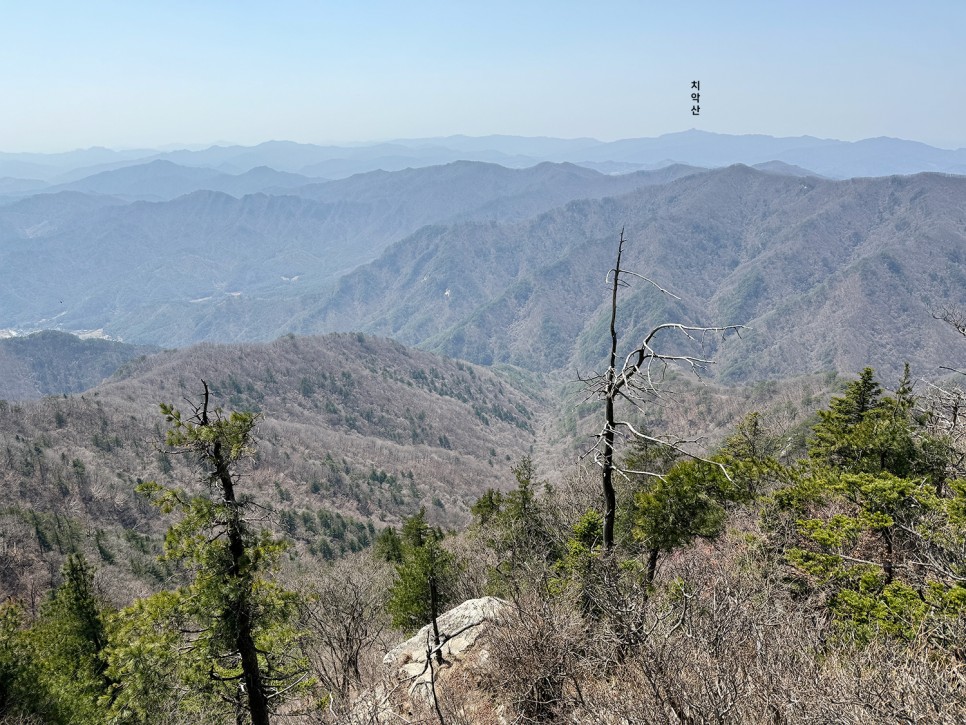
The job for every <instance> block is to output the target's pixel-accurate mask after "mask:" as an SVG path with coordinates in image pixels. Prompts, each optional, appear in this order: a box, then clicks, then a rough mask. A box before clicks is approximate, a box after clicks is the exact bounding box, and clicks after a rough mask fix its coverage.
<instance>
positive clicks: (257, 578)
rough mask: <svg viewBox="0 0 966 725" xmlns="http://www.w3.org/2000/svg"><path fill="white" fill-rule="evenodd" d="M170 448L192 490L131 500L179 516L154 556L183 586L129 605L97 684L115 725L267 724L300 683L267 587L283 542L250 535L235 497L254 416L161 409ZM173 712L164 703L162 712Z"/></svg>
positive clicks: (288, 612) (151, 486)
mask: <svg viewBox="0 0 966 725" xmlns="http://www.w3.org/2000/svg"><path fill="white" fill-rule="evenodd" d="M161 411H162V413H163V414H164V415H165V417H166V419H167V421H168V423H169V425H170V428H169V430H168V434H167V443H168V446H169V448H170V449H172V450H173V451H176V452H181V453H185V454H188V455H191V456H193V457H195V458H196V459H197V460H198V463H199V466H200V468H201V470H202V472H203V476H204V484H205V485H204V487H203V492H202V493H198V494H196V495H190V494H188V493H186V492H185V491H183V490H180V489H176V488H173V487H168V486H163V485H161V484H158V483H155V482H147V483H145V484H142V485H141V486H139V491H140V492H141V493H143V494H145V495H147V496H149V497H150V498H151V500H152V501H153V502H154V503H155V505H157V506H158V507H159V508H161V510H162V511H164V512H166V513H177V514H178V515H179V516H180V518H179V520H178V521H177V522H176V523H175V524H174V525H173V526H171V528H170V529H169V530H168V533H167V535H166V537H165V552H164V558H165V559H167V560H169V561H171V562H173V563H177V564H180V565H181V566H182V567H183V568H184V569H185V571H186V572H187V573H188V574H189V576H190V581H189V583H187V584H186V585H185V586H182V587H181V588H179V589H178V590H176V591H174V592H161V593H160V594H157V595H155V596H153V597H149V598H147V599H143V600H140V601H138V602H135V603H134V604H133V605H131V606H130V607H128V608H127V609H125V610H124V611H122V612H121V613H120V614H119V615H118V617H117V619H116V621H115V623H114V628H115V635H114V636H112V647H111V650H110V655H109V662H110V667H109V670H108V672H109V674H110V675H111V676H112V678H113V679H115V681H116V682H117V683H118V684H117V685H116V686H115V689H114V692H113V697H114V712H115V714H116V716H117V717H118V718H119V719H120V720H122V721H127V722H145V723H147V722H155V721H156V720H155V718H156V717H157V713H159V712H167V711H170V710H172V708H173V710H174V711H176V712H172V717H173V718H174V717H175V715H177V716H179V717H187V718H189V719H190V718H192V717H193V718H202V717H212V713H222V714H224V715H231V716H233V717H234V718H235V719H236V721H237V722H247V721H249V720H250V721H251V722H252V723H255V725H259V724H260V723H267V722H268V719H269V715H270V713H271V712H272V711H274V710H276V709H277V708H278V706H279V705H280V704H281V702H282V701H283V700H284V699H285V698H286V697H291V696H293V695H297V694H298V692H299V685H300V684H305V682H306V678H305V673H306V662H305V659H304V657H303V656H302V654H301V652H300V650H299V647H298V636H297V633H296V631H295V626H294V622H295V617H296V606H297V599H296V596H295V595H294V594H292V593H290V592H287V591H284V590H283V589H282V588H281V587H280V586H279V585H278V584H277V583H276V582H275V581H274V580H273V579H272V577H271V572H272V571H273V569H274V568H275V567H276V565H277V562H278V557H279V555H280V553H281V552H282V551H283V550H284V548H285V545H284V542H283V541H281V540H279V539H277V538H275V537H274V536H272V535H271V533H270V532H268V531H264V530H263V531H255V530H253V528H252V526H251V525H250V522H249V520H248V518H247V516H246V514H247V512H248V511H249V510H250V508H251V506H252V501H251V499H250V498H248V497H245V496H240V495H236V491H235V483H236V481H237V475H236V469H237V466H238V465H239V464H240V463H241V461H242V460H243V459H244V458H245V457H246V456H248V455H250V454H251V453H252V433H253V429H254V426H255V416H254V415H252V414H251V413H239V412H233V413H231V414H230V415H228V416H227V417H226V416H224V415H222V414H221V412H220V411H219V410H215V411H213V413H212V414H211V415H209V412H208V390H207V386H205V401H204V404H203V405H201V406H199V407H198V408H197V409H196V410H195V412H194V414H193V415H192V416H190V417H184V416H182V414H181V412H180V411H178V410H177V409H175V408H173V407H171V406H169V405H162V406H161ZM172 703H174V704H172Z"/></svg>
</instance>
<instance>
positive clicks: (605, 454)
mask: <svg viewBox="0 0 966 725" xmlns="http://www.w3.org/2000/svg"><path fill="white" fill-rule="evenodd" d="M625 241H626V240H625V239H624V230H623V229H621V233H620V239H619V241H618V245H617V263H616V264H615V265H614V268H613V269H611V270H610V273H609V274H608V283H609V284H610V286H611V305H610V350H609V357H608V366H607V370H606V371H605V372H603V373H595V374H593V375H591V376H589V377H586V378H584V377H580V376H579V375H578V378H579V379H580V381H581V382H582V383H584V385H585V387H586V389H587V392H588V395H587V398H588V399H590V398H594V399H597V400H603V401H604V425H603V427H602V428H601V430H600V432H599V433H597V434H596V435H595V443H594V445H593V447H592V448H591V449H590V451H588V454H589V453H593V456H594V462H595V463H597V465H598V466H600V468H601V471H602V481H603V489H604V528H603V539H604V549H605V550H606V551H610V550H611V549H612V548H613V546H614V520H615V517H616V509H617V496H616V493H615V489H614V475H615V473H616V474H618V475H626V474H629V473H637V474H643V475H652V476H657V475H659V474H656V473H653V472H650V471H625V470H623V469H622V468H621V467H619V466H618V465H617V464H616V462H615V445H616V443H617V440H618V439H619V438H628V437H633V438H637V439H639V440H645V441H650V442H653V443H655V444H658V445H662V446H669V447H672V448H675V449H677V450H679V451H681V452H682V453H685V454H686V455H688V456H690V457H692V458H695V457H696V456H694V455H693V454H692V453H690V452H688V451H686V450H685V449H684V447H683V446H684V445H685V444H687V443H689V442H693V441H686V440H675V439H671V438H657V437H654V436H651V435H649V434H648V433H646V432H644V431H643V430H638V429H637V428H636V427H635V426H634V424H633V423H632V422H631V421H628V420H618V418H617V404H618V402H619V401H621V400H623V401H626V402H627V403H629V404H630V405H632V406H633V407H635V408H638V409H640V408H642V406H643V405H644V404H646V403H651V402H654V401H656V400H658V399H660V397H661V395H662V391H661V383H662V382H663V381H664V379H665V376H666V373H667V370H668V367H669V366H671V365H676V366H679V367H683V368H685V369H688V370H690V371H691V372H693V373H695V374H700V372H701V371H702V370H703V369H704V368H705V367H706V366H707V365H710V364H711V363H713V362H714V361H713V360H709V359H704V358H701V357H697V356H693V355H675V354H670V353H666V352H662V348H661V347H660V346H659V343H663V342H664V341H665V340H666V338H667V337H668V336H669V335H674V336H677V337H678V338H682V337H683V338H684V339H685V340H686V341H689V342H693V343H697V342H698V337H699V336H700V337H703V336H706V335H709V334H719V335H722V336H724V335H726V334H727V333H728V332H735V333H739V331H740V330H741V329H742V326H741V325H727V326H724V327H696V326H692V325H683V324H680V323H676V322H668V323H664V324H660V325H658V326H656V327H654V328H653V329H651V331H650V332H648V333H647V334H646V335H645V336H644V338H643V340H642V341H641V342H640V343H638V344H637V345H636V346H635V347H634V349H633V350H631V351H630V352H628V353H627V355H626V356H625V357H624V361H623V363H622V364H621V365H620V367H618V360H619V357H618V352H619V344H618V342H619V338H618V333H617V294H618V291H619V290H620V288H621V287H627V286H629V284H628V282H627V281H625V280H624V277H625V276H630V277H636V278H637V279H640V280H643V281H644V282H646V283H648V284H650V285H653V286H654V287H655V288H656V289H657V290H658V291H660V292H661V294H665V295H667V296H669V297H671V298H673V299H680V298H678V297H677V296H675V295H673V294H671V293H670V292H669V291H668V290H666V289H664V288H663V287H661V286H660V285H659V284H657V283H656V282H654V281H653V280H651V279H649V278H647V277H645V276H643V275H641V274H637V273H636V272H630V271H628V270H625V269H622V268H621V258H622V256H623V253H624V244H625ZM638 427H639V426H638ZM585 455H587V454H585ZM722 470H723V469H722ZM725 473H726V474H727V472H725Z"/></svg>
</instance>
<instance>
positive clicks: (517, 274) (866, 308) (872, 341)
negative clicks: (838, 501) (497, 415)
mask: <svg viewBox="0 0 966 725" xmlns="http://www.w3.org/2000/svg"><path fill="white" fill-rule="evenodd" d="M963 199H966V180H964V178H962V177H949V176H939V175H919V176H914V177H908V178H902V177H892V178H880V179H852V180H849V181H841V182H833V181H823V180H819V179H814V178H808V179H802V178H797V177H790V176H776V175H773V174H767V173H764V172H759V171H754V170H752V169H749V168H747V167H741V166H737V167H732V168H728V169H722V170H717V171H711V172H707V173H704V174H699V175H693V176H689V177H687V178H684V179H680V180H677V181H674V182H671V183H668V184H666V185H663V186H656V187H649V188H644V189H640V190H638V191H636V192H633V193H631V194H629V195H625V196H622V197H618V198H613V199H605V200H602V201H599V202H593V201H587V202H574V203H572V204H570V205H568V206H566V207H564V208H561V209H558V210H554V211H552V212H548V213H547V214H543V215H540V216H538V217H536V218H535V219H532V220H528V221H526V222H523V223H521V224H515V225H510V224H499V225H493V224H461V225H456V226H449V227H431V228H426V229H424V230H422V231H421V232H419V233H417V234H416V235H414V236H412V237H410V238H408V239H406V240H404V241H402V242H400V243H398V244H396V245H394V246H393V247H391V248H390V249H389V250H387V252H386V253H385V254H384V256H383V257H382V258H381V259H379V260H377V261H376V262H373V263H372V264H370V265H367V266H366V267H364V268H362V269H359V270H358V271H356V272H354V273H352V274H350V275H347V276H346V277H345V278H343V279H342V280H341V281H340V282H339V285H338V288H337V292H336V293H335V295H334V296H333V297H332V298H331V299H330V300H329V301H327V302H325V303H324V304H322V305H321V306H320V307H319V308H318V310H317V311H309V312H307V313H306V314H305V316H304V318H303V322H302V323H301V328H300V329H304V330H307V331H308V330H314V329H319V328H321V329H329V328H332V327H335V328H336V329H365V330H368V331H372V332H374V333H376V334H382V335H388V336H391V337H394V338H396V339H399V340H401V341H403V342H406V343H408V344H419V345H422V346H425V347H428V348H429V349H433V350H436V351H438V352H441V353H443V354H446V355H451V356H455V357H462V358H465V359H469V360H474V361H476V362H480V363H484V364H488V363H491V362H509V363H513V364H517V365H521V366H523V367H527V368H530V369H535V370H553V369H558V368H566V369H573V368H574V367H577V366H581V367H583V366H587V365H589V364H593V363H596V361H597V360H598V359H599V357H598V356H599V355H600V352H599V348H598V347H597V345H598V343H599V340H600V339H601V336H602V333H603V331H604V328H603V325H604V324H605V317H606V314H607V313H606V311H605V309H604V305H605V304H606V300H607V295H606V288H605V285H604V283H603V280H604V278H605V276H606V274H607V270H608V269H610V267H611V266H612V265H613V263H614V255H615V253H616V246H617V245H616V241H617V231H619V230H620V229H621V228H622V227H623V228H624V229H625V235H626V237H627V238H628V240H629V243H628V245H627V252H626V266H627V268H628V269H632V270H634V271H636V272H638V273H640V274H646V275H647V276H648V277H650V278H651V279H654V280H657V281H658V282H659V283H660V284H661V285H663V286H664V287H666V288H667V289H668V290H669V291H670V292H672V293H674V294H675V295H677V296H678V297H679V298H680V300H677V301H675V300H673V299H671V298H670V297H668V296H666V295H661V294H660V293H658V292H657V291H656V290H654V289H653V288H651V287H649V286H648V285H641V286H640V287H639V288H637V289H636V293H635V294H634V295H632V296H631V297H629V298H628V299H626V300H625V301H624V303H623V308H622V313H623V315H624V322H623V323H622V324H623V325H625V327H624V329H625V330H631V331H633V334H634V335H640V334H643V333H644V332H645V331H646V329H647V328H648V326H652V325H655V324H658V323H660V322H663V321H667V320H668V319H673V320H675V321H680V322H686V323H689V324H698V325H723V324H736V323H740V324H744V325H747V326H748V327H749V328H751V329H750V331H749V334H748V335H747V336H746V337H745V338H744V339H743V340H742V343H741V344H734V341H732V342H731V343H729V344H728V345H725V346H723V347H721V348H720V349H718V346H717V345H716V344H714V343H712V344H711V347H710V348H709V349H708V354H709V355H711V356H714V357H716V358H717V359H718V361H719V366H718V368H717V372H716V373H715V374H716V375H718V376H719V377H720V378H721V379H723V380H730V381H739V380H760V379H768V378H774V377H782V376H785V375H793V374H802V373H810V372H815V371H820V370H838V371H843V372H844V371H848V370H854V369H857V368H859V367H861V366H862V365H864V364H873V365H875V366H877V367H880V368H881V369H883V370H884V371H888V372H889V373H890V374H897V373H899V372H900V371H901V369H902V364H903V363H904V362H906V361H908V362H910V363H912V364H913V366H914V367H915V368H916V369H919V370H929V371H934V370H936V369H937V368H938V367H939V366H940V365H942V364H948V363H950V362H955V361H958V360H961V359H962V357H961V353H957V352H956V350H955V348H954V346H953V345H951V344H950V342H949V340H948V338H947V337H946V335H945V333H944V330H943V329H942V325H941V323H939V322H937V321H936V320H935V319H934V317H933V315H934V314H935V313H936V312H938V310H939V309H941V308H942V307H943V306H947V305H952V306H957V305H959V306H961V305H963V304H964V303H966V300H964V298H963V296H962V295H963V290H964V289H966V285H964V284H963V282H964V280H962V279H961V276H962V272H961V261H962V259H961V257H962V254H963V249H964V248H966V208H964V205H963ZM575 341H576V342H575Z"/></svg>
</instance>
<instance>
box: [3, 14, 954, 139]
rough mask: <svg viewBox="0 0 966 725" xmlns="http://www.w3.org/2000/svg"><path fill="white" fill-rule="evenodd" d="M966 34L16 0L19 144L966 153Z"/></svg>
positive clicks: (749, 20)
mask: <svg viewBox="0 0 966 725" xmlns="http://www.w3.org/2000/svg"><path fill="white" fill-rule="evenodd" d="M964 27H966V2H964V0H948V1H946V0H919V1H918V2H910V1H905V2H892V1H891V0H885V1H882V0H880V1H878V2H866V1H865V0H835V1H834V2H826V1H825V0H818V1H816V0H809V1H800V2H787V1H784V0H762V1H761V2H747V1H746V2H720V1H718V2H699V1H694V0H692V1H691V2H687V3H670V2H644V1H640V2H607V1H606V0H597V2H593V3H591V2H588V1H584V2H568V1H565V0H555V1H550V0H547V1H546V2H536V1H534V2H527V0H516V1H515V2H501V1H498V0H488V1H487V2H479V3H475V2H472V3H471V2H461V1H460V0H446V1H445V2H438V3H437V2H418V1H415V0H414V1H411V2H401V1H396V2H362V1H359V2H347V1H342V2H324V1H322V0H315V1H311V0H272V1H271V2H269V1H268V0H257V1H256V0H231V1H228V0H164V1H163V2H162V1H161V0H154V1H149V0H123V1H122V0H115V1H107V0H83V1H78V0H64V1H60V2H54V1H50V0H29V1H28V0H0V151H63V150H68V149H73V148H79V147H88V146H94V145H99V146H108V147H112V148H130V147H147V146H151V147H156V146H161V145H167V144H173V143H178V144H207V143H211V142H216V141H230V142H235V143H243V144H255V143H259V142H261V141H266V140H269V139H289V140H293V141H303V142H315V143H318V142H346V141H371V140H385V139H391V138H412V137H426V136H444V135H450V134H457V133H463V134H469V135H475V136H478V135H486V134H492V133H501V134H518V135H532V136H538V135H543V136H560V137H576V136H593V137H596V138H599V139H602V140H611V139H615V138H624V137H635V136H657V135H660V134H662V133H668V132H672V131H682V130H685V129H688V128H699V129H703V130H707V131H717V132H723V133H766V134H772V135H776V136H790V135H801V134H809V135H813V136H820V137H828V138H839V139H845V140H855V139H859V138H867V137H871V136H896V137H900V138H907V139H913V140H918V141H924V142H926V143H930V144H933V145H937V146H943V147H947V148H957V147H962V146H966V90H964V89H966V81H964V78H966V72H964V71H966V50H964V49H963V48H964V44H963V39H962V33H963V29H964ZM692 80H700V81H701V94H702V98H701V115H700V116H697V117H695V116H692V114H691V105H692V103H691V99H690V93H691V90H690V88H689V86H690V82H691V81H692Z"/></svg>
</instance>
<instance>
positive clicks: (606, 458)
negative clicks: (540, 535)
mask: <svg viewBox="0 0 966 725" xmlns="http://www.w3.org/2000/svg"><path fill="white" fill-rule="evenodd" d="M623 253H624V230H623V229H621V236H620V241H619V242H618V244H617V264H616V265H614V285H613V288H612V290H611V302H610V358H609V361H608V366H607V376H606V379H605V386H606V389H607V391H608V394H607V396H606V398H605V400H604V435H603V444H604V450H603V451H602V454H603V483H604V549H605V550H607V551H610V550H611V549H612V548H613V547H614V520H615V518H616V516H617V497H616V495H615V493H614V425H615V422H616V421H615V418H614V393H616V386H615V382H616V377H617V288H618V287H619V286H620V275H621V255H622V254H623Z"/></svg>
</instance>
